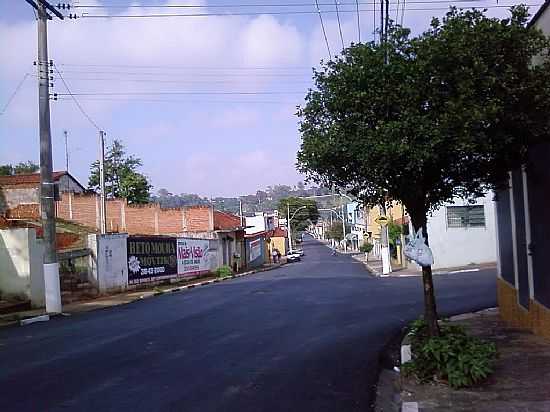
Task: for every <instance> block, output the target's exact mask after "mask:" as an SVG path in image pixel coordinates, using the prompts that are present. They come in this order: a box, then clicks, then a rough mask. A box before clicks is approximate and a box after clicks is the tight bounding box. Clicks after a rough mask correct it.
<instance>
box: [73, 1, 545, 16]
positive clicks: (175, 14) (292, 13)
mask: <svg viewBox="0 0 550 412" xmlns="http://www.w3.org/2000/svg"><path fill="white" fill-rule="evenodd" d="M467 2H471V0H467ZM409 3H411V2H409ZM428 3H433V2H428ZM445 3H456V1H450V2H447V1H446V2H445ZM542 4H543V3H536V4H525V6H527V7H539V6H541V5H542ZM450 5H452V4H450ZM511 6H512V5H511V4H508V5H500V4H499V5H493V6H489V5H487V6H466V7H464V8H465V9H474V10H475V9H499V8H510V7H511ZM448 9H449V8H448V7H422V8H414V9H409V11H443V10H448ZM373 11H376V8H374V9H360V10H359V12H361V13H372V12H373ZM389 11H395V9H389ZM321 12H323V13H329V14H335V13H336V11H335V10H323V11H321V9H318V10H317V11H306V10H304V11H281V12H276V11H266V12H242V13H239V12H238V13H233V12H228V13H187V14H177V13H162V14H117V15H112V14H95V15H94V14H88V13H83V14H82V16H81V18H84V19H132V18H162V17H231V16H261V15H274V16H278V15H311V14H319V15H321ZM339 12H340V13H356V11H355V10H340V11H339Z"/></svg>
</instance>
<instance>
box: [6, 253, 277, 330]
mask: <svg viewBox="0 0 550 412" xmlns="http://www.w3.org/2000/svg"><path fill="white" fill-rule="evenodd" d="M283 265H285V263H281V264H278V265H276V266H270V267H266V268H261V269H256V270H250V271H248V272H244V273H239V274H236V275H230V276H224V277H222V278H217V279H211V280H207V281H202V282H196V283H191V284H189V285H185V286H178V287H175V288H170V289H166V290H163V291H157V292H154V293H152V294H151V295H149V296H144V295H141V296H140V297H138V298H136V299H133V300H130V301H128V302H124V303H121V304H119V305H113V306H111V307H114V306H121V305H127V304H129V303H133V302H137V301H139V300H143V299H148V298H151V297H153V296H160V295H166V294H169V293H173V292H182V291H184V290H187V289H193V288H195V287H197V286H206V285H210V284H212V283H220V282H223V281H226V280H230V279H237V278H241V277H243V276H250V275H253V274H255V273H260V272H267V271H269V270H273V269H278V268H280V267H281V266H283ZM91 311H93V309H92V310H91ZM91 311H90V312H91ZM59 316H70V313H63V312H62V313H46V314H42V315H38V316H34V317H31V318H25V319H19V320H14V321H13V322H7V323H5V324H4V325H2V326H12V325H19V326H25V325H31V324H33V323H37V322H47V321H49V320H50V319H51V318H55V317H59Z"/></svg>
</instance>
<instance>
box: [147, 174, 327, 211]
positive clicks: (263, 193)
mask: <svg viewBox="0 0 550 412" xmlns="http://www.w3.org/2000/svg"><path fill="white" fill-rule="evenodd" d="M327 194H330V189H328V188H324V187H310V188H306V187H305V186H304V184H303V183H302V182H298V184H297V185H296V186H287V185H274V186H268V187H267V188H266V189H265V190H258V191H257V192H256V193H255V194H250V195H243V196H237V197H215V198H213V199H212V200H210V199H208V198H206V197H201V196H199V195H196V194H192V193H181V194H179V195H177V194H173V193H170V192H169V191H168V190H166V189H160V190H158V192H157V194H156V195H154V196H152V197H151V201H152V202H156V203H159V204H160V206H161V207H163V208H171V207H181V206H194V205H208V204H210V203H211V202H212V204H213V205H214V207H215V208H216V209H217V210H224V211H228V212H231V213H236V214H238V213H239V199H240V200H241V201H242V204H243V212H244V213H252V212H264V211H270V210H275V209H276V208H277V203H278V202H279V200H280V199H282V198H285V197H289V196H319V195H327ZM330 200H331V198H330V197H329V198H325V199H323V198H321V199H319V202H318V203H320V204H322V205H325V204H328V203H330ZM323 207H324V206H323Z"/></svg>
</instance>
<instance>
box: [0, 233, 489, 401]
mask: <svg viewBox="0 0 550 412" xmlns="http://www.w3.org/2000/svg"><path fill="white" fill-rule="evenodd" d="M304 250H305V252H306V256H305V257H304V258H303V260H302V262H298V263H294V264H289V265H286V266H284V267H282V268H279V269H276V270H272V271H269V272H264V273H260V274H257V275H253V276H249V277H245V278H241V279H237V280H231V281H228V282H224V283H219V284H213V285H209V286H204V287H200V288H198V289H193V290H190V291H186V292H181V293H174V294H170V295H162V296H159V297H156V298H152V299H148V300H144V301H141V302H136V303H132V304H129V305H125V306H120V307H116V308H111V309H106V310H98V311H94V312H88V313H84V314H79V315H75V316H72V317H68V318H63V317H62V318H55V319H52V320H51V321H50V322H47V323H40V324H33V325H29V326H25V327H11V328H4V329H1V330H0V388H1V392H0V410H1V411H6V412H7V411H18V412H23V411H118V412H120V411H132V412H137V411H148V412H150V411H183V412H210V411H220V412H233V411H234V412H248V411H250V412H276V411H277V412H278V411H281V412H289V411H300V412H307V411H312V412H330V411H335V412H342V411H346V412H349V411H362V412H365V411H369V410H370V409H371V405H372V402H373V397H372V388H373V385H374V384H375V383H376V379H377V373H378V356H379V353H380V351H381V349H382V348H383V346H384V345H385V343H386V342H387V341H388V340H389V339H390V338H391V337H392V336H393V335H394V334H395V333H396V332H397V331H398V330H399V329H400V328H401V327H402V326H404V325H405V324H406V323H407V322H408V321H410V320H412V319H413V318H415V317H417V316H418V315H419V314H420V313H421V311H422V289H421V283H420V278H417V277H409V278H383V279H380V278H378V279H377V278H373V277H372V276H370V275H369V274H368V273H367V272H366V271H365V269H364V268H363V266H362V265H361V264H360V263H358V262H356V261H354V260H353V259H352V258H351V257H349V256H341V255H338V256H331V252H330V249H328V248H327V247H325V246H324V245H322V244H320V243H318V242H316V241H313V240H310V241H307V242H305V244H304ZM435 288H436V293H437V297H438V304H439V308H440V312H441V314H442V315H450V314H453V313H460V312H465V311H471V310H476V309H482V308H485V307H491V306H495V305H496V292H495V273H494V271H491V270H486V271H481V272H474V273H462V274H453V275H439V276H436V277H435Z"/></svg>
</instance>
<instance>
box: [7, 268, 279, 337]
mask: <svg viewBox="0 0 550 412" xmlns="http://www.w3.org/2000/svg"><path fill="white" fill-rule="evenodd" d="M284 264H285V263H284V262H283V263H277V264H270V265H264V266H263V267H261V268H259V269H254V270H250V271H247V272H243V273H237V274H234V275H230V276H226V277H223V278H218V277H216V276H205V277H202V278H198V279H192V280H187V281H182V282H178V283H173V284H166V285H156V286H150V287H148V288H147V289H140V290H130V291H127V292H123V293H117V294H113V295H108V296H101V297H98V298H96V299H91V300H85V301H80V302H73V303H69V304H66V305H63V313H62V314H55V315H48V313H47V312H46V310H45V309H44V308H41V309H33V310H24V311H19V312H13V313H9V314H6V315H0V327H2V326H10V325H18V324H20V325H23V324H26V322H29V323H31V322H32V320H37V321H47V320H49V317H50V316H70V315H72V314H76V313H81V312H89V311H92V310H97V309H105V308H110V307H113V306H119V305H126V304H128V303H132V302H136V301H138V300H142V299H147V298H150V297H152V296H158V295H162V294H165V293H172V292H181V291H183V290H186V289H193V288H195V287H198V286H205V285H209V284H212V283H219V282H223V281H226V280H230V279H235V278H240V277H243V276H248V275H253V274H255V273H259V272H265V271H268V270H272V269H276V268H279V267H281V266H283V265H284Z"/></svg>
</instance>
